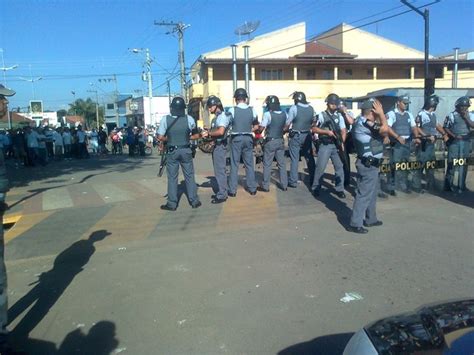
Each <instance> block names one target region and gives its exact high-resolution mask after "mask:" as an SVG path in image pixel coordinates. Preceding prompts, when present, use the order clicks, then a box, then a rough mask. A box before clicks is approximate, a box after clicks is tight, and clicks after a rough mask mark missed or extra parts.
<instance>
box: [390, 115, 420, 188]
mask: <svg viewBox="0 0 474 355" xmlns="http://www.w3.org/2000/svg"><path fill="white" fill-rule="evenodd" d="M387 124H388V125H389V126H390V127H392V130H393V131H394V132H395V133H396V134H397V135H399V136H400V137H402V138H404V139H405V144H401V143H400V142H398V141H397V142H395V143H394V144H393V145H392V154H391V156H390V163H391V164H392V173H391V174H390V175H389V177H390V178H389V181H388V185H389V186H388V188H389V190H390V191H394V190H395V189H396V188H401V190H403V191H407V190H408V171H401V170H395V164H396V163H400V162H408V161H409V160H410V146H411V134H412V129H413V128H414V127H415V119H414V118H413V115H412V114H411V113H410V112H408V111H404V112H400V111H399V110H398V108H395V109H394V110H392V111H390V112H388V113H387Z"/></svg>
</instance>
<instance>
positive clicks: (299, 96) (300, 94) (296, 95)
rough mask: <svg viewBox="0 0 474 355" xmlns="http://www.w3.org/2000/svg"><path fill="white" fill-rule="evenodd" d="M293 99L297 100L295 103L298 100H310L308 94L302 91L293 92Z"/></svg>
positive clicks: (303, 101)
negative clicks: (307, 98) (307, 97)
mask: <svg viewBox="0 0 474 355" xmlns="http://www.w3.org/2000/svg"><path fill="white" fill-rule="evenodd" d="M293 100H295V104H297V103H298V102H301V103H302V104H307V103H308V101H306V95H305V94H304V92H302V91H295V92H294V93H293Z"/></svg>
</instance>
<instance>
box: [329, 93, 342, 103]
mask: <svg viewBox="0 0 474 355" xmlns="http://www.w3.org/2000/svg"><path fill="white" fill-rule="evenodd" d="M340 100H341V99H340V98H339V96H338V95H336V94H329V95H328V96H327V97H326V100H325V101H326V103H328V104H334V105H338V104H339V101H340Z"/></svg>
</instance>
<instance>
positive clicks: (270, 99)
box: [265, 95, 280, 111]
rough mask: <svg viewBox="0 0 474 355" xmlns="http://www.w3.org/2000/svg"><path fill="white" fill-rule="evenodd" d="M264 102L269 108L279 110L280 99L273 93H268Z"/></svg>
mask: <svg viewBox="0 0 474 355" xmlns="http://www.w3.org/2000/svg"><path fill="white" fill-rule="evenodd" d="M265 104H266V105H267V107H268V109H269V110H272V111H280V100H279V99H278V97H277V96H275V95H268V96H267V98H266V99H265Z"/></svg>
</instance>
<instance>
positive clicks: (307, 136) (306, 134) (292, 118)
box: [285, 91, 315, 188]
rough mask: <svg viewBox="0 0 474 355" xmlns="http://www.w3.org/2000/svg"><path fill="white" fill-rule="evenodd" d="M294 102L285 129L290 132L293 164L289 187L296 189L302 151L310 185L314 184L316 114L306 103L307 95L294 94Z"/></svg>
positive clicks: (289, 146) (289, 142)
mask: <svg viewBox="0 0 474 355" xmlns="http://www.w3.org/2000/svg"><path fill="white" fill-rule="evenodd" d="M293 101H294V103H295V104H294V105H293V106H291V107H290V110H289V111H288V118H287V120H286V127H285V129H286V130H288V129H289V131H290V133H289V141H288V150H289V153H290V161H291V163H290V176H289V179H288V187H292V188H296V187H297V184H298V162H299V160H300V151H302V153H303V156H304V157H305V159H306V164H307V166H308V172H309V179H310V184H312V183H313V179H314V169H315V163H314V157H313V141H312V135H311V127H312V126H313V123H314V119H315V113H314V109H313V107H312V106H311V105H309V103H308V101H306V95H305V94H304V93H303V92H301V91H295V92H294V93H293ZM290 127H291V129H290Z"/></svg>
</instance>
